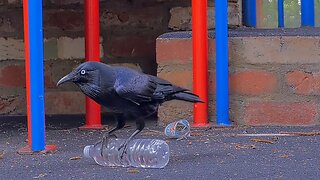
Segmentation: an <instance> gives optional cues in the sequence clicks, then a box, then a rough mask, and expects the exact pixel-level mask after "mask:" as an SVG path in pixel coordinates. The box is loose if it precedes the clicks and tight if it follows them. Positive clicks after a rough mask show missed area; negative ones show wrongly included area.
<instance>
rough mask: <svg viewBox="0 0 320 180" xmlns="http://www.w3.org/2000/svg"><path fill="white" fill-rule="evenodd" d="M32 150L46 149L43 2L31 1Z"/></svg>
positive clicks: (39, 0) (38, 0)
mask: <svg viewBox="0 0 320 180" xmlns="http://www.w3.org/2000/svg"><path fill="white" fill-rule="evenodd" d="M29 38H30V101H31V126H32V128H31V129H32V132H31V138H32V143H31V149H32V151H41V150H44V149H45V136H44V135H45V122H44V73H43V32H42V0H29Z"/></svg>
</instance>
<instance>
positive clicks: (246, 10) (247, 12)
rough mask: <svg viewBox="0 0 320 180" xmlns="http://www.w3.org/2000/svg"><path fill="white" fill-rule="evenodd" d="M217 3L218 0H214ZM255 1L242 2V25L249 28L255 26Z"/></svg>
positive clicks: (244, 0) (246, 0) (245, 0)
mask: <svg viewBox="0 0 320 180" xmlns="http://www.w3.org/2000/svg"><path fill="white" fill-rule="evenodd" d="M216 2H218V0H216ZM256 12H257V10H256V0H243V15H244V16H243V17H244V19H243V20H244V24H245V25H246V26H250V27H256V26H257V15H256V14H257V13H256Z"/></svg>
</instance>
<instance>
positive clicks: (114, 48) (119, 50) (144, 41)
mask: <svg viewBox="0 0 320 180" xmlns="http://www.w3.org/2000/svg"><path fill="white" fill-rule="evenodd" d="M154 47H155V41H154V40H152V38H150V37H148V36H147V35H146V36H142V37H139V36H133V35H128V36H120V37H111V39H107V40H106V44H105V45H104V49H105V51H104V52H105V54H106V56H107V57H109V58H112V57H150V58H154V56H155V55H154V53H155V52H154Z"/></svg>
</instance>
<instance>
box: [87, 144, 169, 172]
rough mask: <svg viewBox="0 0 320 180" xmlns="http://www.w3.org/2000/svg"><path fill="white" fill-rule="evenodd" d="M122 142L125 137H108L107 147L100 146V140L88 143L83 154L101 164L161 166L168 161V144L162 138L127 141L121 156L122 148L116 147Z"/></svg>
mask: <svg viewBox="0 0 320 180" xmlns="http://www.w3.org/2000/svg"><path fill="white" fill-rule="evenodd" d="M124 142H125V139H115V138H110V139H108V143H107V147H102V143H101V142H100V143H98V144H96V145H88V146H86V147H85V148H84V150H83V154H84V156H85V157H87V158H93V159H94V160H95V162H96V163H97V164H99V165H101V166H122V167H129V166H133V167H142V168H163V167H165V166H166V165H167V164H168V162H169V156H170V151H169V146H168V144H167V143H166V142H165V141H163V140H159V139H133V140H131V141H130V142H129V143H128V148H127V151H126V152H125V153H124V155H123V157H122V158H121V157H120V156H121V153H122V150H118V149H119V147H120V146H121V145H122V144H123V143H124ZM101 148H103V151H102V154H101Z"/></svg>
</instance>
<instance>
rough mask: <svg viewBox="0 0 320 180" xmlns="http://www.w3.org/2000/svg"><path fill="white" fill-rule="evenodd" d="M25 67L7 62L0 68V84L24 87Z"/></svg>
mask: <svg viewBox="0 0 320 180" xmlns="http://www.w3.org/2000/svg"><path fill="white" fill-rule="evenodd" d="M25 80H26V77H25V68H24V66H22V65H16V64H9V65H7V66H4V67H3V68H2V69H0V85H1V86H4V87H25V86H26V84H25Z"/></svg>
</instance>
